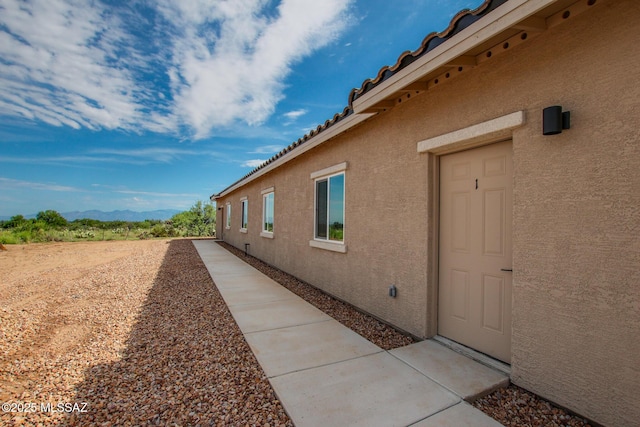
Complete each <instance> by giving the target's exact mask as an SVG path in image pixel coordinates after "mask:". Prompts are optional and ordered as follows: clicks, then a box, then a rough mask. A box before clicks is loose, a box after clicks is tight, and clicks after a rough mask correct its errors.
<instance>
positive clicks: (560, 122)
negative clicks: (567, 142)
mask: <svg viewBox="0 0 640 427" xmlns="http://www.w3.org/2000/svg"><path fill="white" fill-rule="evenodd" d="M570 127H571V112H569V111H565V112H564V113H563V112H562V107H561V106H559V105H554V106H552V107H547V108H545V109H544V110H542V134H543V135H557V134H559V133H562V129H569V128H570Z"/></svg>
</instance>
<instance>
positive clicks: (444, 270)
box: [438, 141, 513, 363]
mask: <svg viewBox="0 0 640 427" xmlns="http://www.w3.org/2000/svg"><path fill="white" fill-rule="evenodd" d="M512 206H513V161H512V144H511V141H505V142H500V143H496V144H491V145H488V146H484V147H481V148H475V149H472V150H468V151H463V152H459V153H454V154H449V155H445V156H442V157H441V158H440V240H439V241H440V253H439V255H440V258H439V290H438V292H439V293H438V334H439V335H442V336H444V337H447V338H450V339H452V340H454V341H456V342H459V343H461V344H464V345H466V346H468V347H471V348H473V349H476V350H478V351H480V352H482V353H486V354H488V355H490V356H492V357H495V358H497V359H500V360H502V361H504V362H507V363H510V361H511V282H512V273H511V271H510V270H511V268H512V265H511V262H512V258H511V239H512V237H511V222H512Z"/></svg>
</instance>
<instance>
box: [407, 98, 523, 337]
mask: <svg viewBox="0 0 640 427" xmlns="http://www.w3.org/2000/svg"><path fill="white" fill-rule="evenodd" d="M525 124H526V116H525V112H524V111H516V112H513V113H511V114H507V115H505V116H501V117H498V118H495V119H492V120H488V121H485V122H481V123H477V124H475V125H472V126H468V127H465V128H461V129H458V130H455V131H453V132H449V133H446V134H443V135H439V136H436V137H433V138H428V139H425V140H422V141H419V142H418V143H417V150H418V153H426V154H427V180H428V182H427V189H426V190H427V209H426V215H427V230H428V231H427V234H428V235H427V251H428V254H427V260H426V269H427V284H426V292H427V304H426V307H425V309H426V316H425V318H426V325H425V332H426V338H433V337H438V290H439V287H440V272H439V263H440V157H441V156H443V155H445V154H452V153H457V152H460V151H466V150H469V149H473V148H478V147H482V146H485V145H490V144H493V143H497V142H502V141H507V140H511V141H512V146H514V145H515V143H516V139H517V138H516V137H517V135H514V130H516V132H515V133H516V134H517V129H518V128H521V127H523V126H524V125H525ZM514 160H515V155H514ZM514 174H515V170H514ZM512 208H513V207H512ZM512 226H513V223H512ZM513 243H514V242H513V241H512V247H513ZM513 283H514V281H513V279H512V286H513ZM512 334H513V330H512Z"/></svg>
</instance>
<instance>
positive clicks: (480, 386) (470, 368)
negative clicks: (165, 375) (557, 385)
mask: <svg viewBox="0 0 640 427" xmlns="http://www.w3.org/2000/svg"><path fill="white" fill-rule="evenodd" d="M193 244H194V246H195V247H196V249H197V250H198V253H199V254H200V257H201V258H202V260H203V261H204V263H205V265H206V266H207V269H208V270H209V274H211V277H212V278H213V281H214V282H215V284H216V286H217V287H218V289H219V290H220V293H221V294H222V297H223V298H224V300H225V302H226V303H227V305H228V307H229V310H230V311H231V314H232V315H233V317H234V318H235V320H236V323H237V324H238V326H239V327H240V329H241V330H242V332H243V334H244V336H245V338H246V340H247V342H248V343H249V346H250V347H251V349H252V350H253V352H254V353H255V355H256V358H257V359H258V362H259V363H260V365H261V366H262V368H263V369H264V371H265V373H266V374H267V376H268V378H269V381H270V382H271V385H272V386H273V388H274V390H275V392H276V394H277V395H278V398H279V399H280V401H281V402H282V405H283V406H284V408H285V410H286V411H287V413H288V414H289V416H290V417H291V419H292V420H293V422H294V423H295V425H296V426H298V427H303V426H323V427H324V426H353V425H362V426H385V427H386V426H430V427H431V426H456V427H463V426H474V427H496V426H500V425H501V424H499V423H498V422H496V421H494V420H493V419H491V418H489V417H488V416H486V415H485V414H483V413H482V412H480V411H479V410H477V409H475V408H474V407H472V406H471V405H470V404H468V403H466V402H465V400H469V399H472V398H473V397H474V396H477V395H479V394H484V393H485V392H486V391H487V390H492V389H494V388H497V387H501V386H503V385H506V384H508V381H509V379H508V377H507V376H506V375H504V374H502V373H500V372H498V371H495V370H493V369H491V368H488V367H486V366H484V365H481V364H479V363H477V362H475V361H473V360H471V359H468V358H466V357H464V356H461V355H460V354H458V353H455V352H453V351H452V350H449V349H448V348H446V347H444V346H442V345H440V344H439V343H437V342H435V341H431V340H427V341H422V342H419V343H415V344H411V345H409V346H406V347H402V348H398V349H395V350H391V351H385V350H383V349H381V348H380V347H378V346H376V345H374V344H373V343H371V342H369V341H367V340H366V339H364V338H363V337H361V336H360V335H358V334H356V333H355V332H353V331H351V330H350V329H349V328H347V327H345V326H343V325H342V324H340V323H338V322H337V321H336V320H334V319H332V318H331V317H329V316H328V315H326V314H324V313H323V312H322V311H320V310H318V309H317V308H315V307H314V306H312V305H311V304H309V303H307V302H306V301H304V300H303V299H302V298H300V297H298V296H297V295H295V294H293V293H292V292H290V291H289V290H287V289H286V288H284V287H282V286H281V285H279V284H278V283H276V282H274V281H273V280H271V279H269V278H268V277H266V276H265V275H264V274H262V273H260V272H259V271H258V270H256V269H254V268H253V267H251V266H250V265H248V264H247V263H245V262H244V261H242V260H240V259H239V258H237V257H236V256H234V255H233V254H231V253H229V252H228V251H226V250H225V249H224V248H222V247H221V246H220V245H218V244H217V243H215V242H214V241H211V240H194V241H193Z"/></svg>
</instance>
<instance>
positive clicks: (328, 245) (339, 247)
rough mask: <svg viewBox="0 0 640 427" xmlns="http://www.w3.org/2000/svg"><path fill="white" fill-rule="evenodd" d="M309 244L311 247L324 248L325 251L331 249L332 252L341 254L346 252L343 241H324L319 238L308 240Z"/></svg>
mask: <svg viewBox="0 0 640 427" xmlns="http://www.w3.org/2000/svg"><path fill="white" fill-rule="evenodd" d="M309 246H311V247H312V248H318V249H324V250H326V251H332V252H340V253H343V254H344V253H346V252H347V245H345V244H344V243H335V242H331V241H326V242H324V241H320V240H309Z"/></svg>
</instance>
